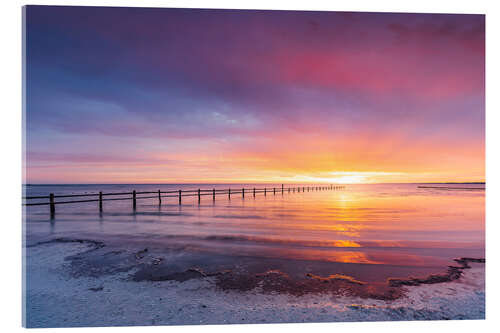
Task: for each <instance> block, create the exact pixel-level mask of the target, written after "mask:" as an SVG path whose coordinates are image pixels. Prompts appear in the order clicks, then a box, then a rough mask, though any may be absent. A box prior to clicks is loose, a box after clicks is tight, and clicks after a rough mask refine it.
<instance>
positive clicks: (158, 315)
mask: <svg viewBox="0 0 500 333" xmlns="http://www.w3.org/2000/svg"><path fill="white" fill-rule="evenodd" d="M110 256H111V257H113V256H118V257H119V258H120V259H119V260H110V259H109V258H110ZM25 259H26V261H25V267H26V286H25V292H26V295H25V296H26V297H25V307H24V309H25V312H24V320H25V325H26V326H27V327H65V326H73V327H74V326H129V325H139V326H140V325H190V324H192V325H195V324H240V323H300V322H335V321H383V320H442V319H484V316H485V289H484V264H483V263H469V265H470V268H467V269H463V273H462V274H461V276H460V277H459V278H458V279H455V280H453V281H450V282H443V283H432V284H422V285H417V286H408V285H403V286H399V287H396V288H395V289H398V290H399V291H400V292H398V293H397V295H395V297H392V298H393V299H390V297H389V298H387V297H385V298H386V299H383V298H384V297H382V298H380V297H375V298H374V297H370V296H368V297H367V295H360V296H356V295H355V294H353V293H352V290H351V289H350V288H343V287H342V286H340V287H339V288H336V290H335V292H333V291H329V292H307V293H302V294H301V295H297V294H295V295H294V293H293V292H289V291H285V292H279V291H276V290H272V288H271V289H267V290H266V288H263V285H262V284H261V285H260V286H257V287H256V288H252V289H249V290H238V288H232V289H230V288H226V289H225V290H224V288H221V284H220V281H221V280H220V279H219V277H218V276H215V275H213V276H206V275H205V276H204V274H203V272H199V271H197V270H196V269H195V268H194V269H192V270H186V271H184V272H185V273H186V272H187V273H186V274H180V275H170V276H169V278H168V279H166V280H164V281H151V280H142V281H137V280H138V279H137V272H140V271H141V269H144V267H148V265H149V266H150V267H151V265H152V266H155V265H159V264H160V263H159V261H161V260H162V259H159V258H155V257H154V255H151V254H150V253H148V251H145V249H144V250H143V251H134V252H130V251H128V250H123V251H120V250H116V249H108V248H106V246H105V244H102V243H99V242H92V241H75V240H61V239H59V240H57V241H50V242H40V243H38V244H31V245H29V246H28V247H26V257H25ZM145 264H146V265H145ZM445 272H446V267H443V273H445ZM270 274H271V275H272V274H273V272H271V273H270ZM134 277H135V278H134ZM322 283H324V284H328V283H330V282H322ZM348 284H349V283H348ZM350 284H351V285H355V283H354V284H352V283H350ZM240 289H241V288H240ZM277 290H279V288H278V289H277Z"/></svg>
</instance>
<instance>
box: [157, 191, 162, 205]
mask: <svg viewBox="0 0 500 333" xmlns="http://www.w3.org/2000/svg"><path fill="white" fill-rule="evenodd" d="M158 204H159V205H161V192H160V190H158Z"/></svg>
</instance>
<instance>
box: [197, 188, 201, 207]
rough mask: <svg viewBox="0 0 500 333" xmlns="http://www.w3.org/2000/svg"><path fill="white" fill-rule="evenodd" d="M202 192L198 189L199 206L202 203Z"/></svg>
mask: <svg viewBox="0 0 500 333" xmlns="http://www.w3.org/2000/svg"><path fill="white" fill-rule="evenodd" d="M200 192H201V190H200V189H198V204H199V203H200V201H201V193H200Z"/></svg>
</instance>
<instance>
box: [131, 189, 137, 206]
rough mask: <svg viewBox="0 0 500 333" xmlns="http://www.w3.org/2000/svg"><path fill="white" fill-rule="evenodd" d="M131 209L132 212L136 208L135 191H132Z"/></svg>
mask: <svg viewBox="0 0 500 333" xmlns="http://www.w3.org/2000/svg"><path fill="white" fill-rule="evenodd" d="M132 208H133V209H134V210H135V209H136V208H137V203H136V195H135V190H133V191H132Z"/></svg>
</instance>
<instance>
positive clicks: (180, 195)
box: [179, 190, 182, 206]
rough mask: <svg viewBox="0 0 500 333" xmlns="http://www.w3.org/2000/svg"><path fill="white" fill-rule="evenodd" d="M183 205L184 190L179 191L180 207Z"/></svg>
mask: <svg viewBox="0 0 500 333" xmlns="http://www.w3.org/2000/svg"><path fill="white" fill-rule="evenodd" d="M181 204H182V190H179V206H180V205H181Z"/></svg>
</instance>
